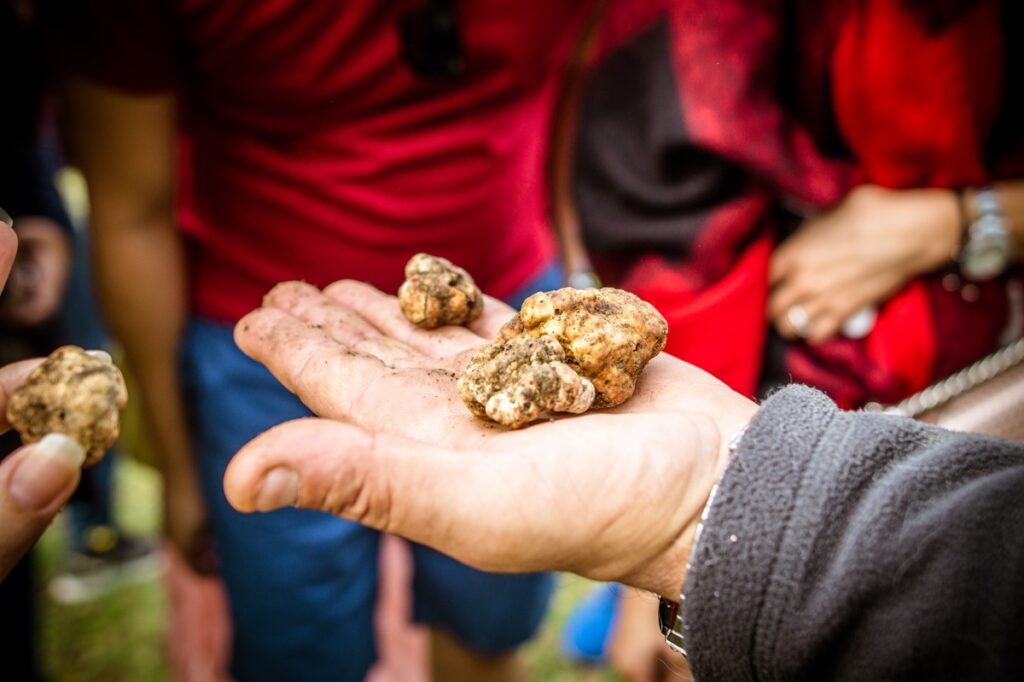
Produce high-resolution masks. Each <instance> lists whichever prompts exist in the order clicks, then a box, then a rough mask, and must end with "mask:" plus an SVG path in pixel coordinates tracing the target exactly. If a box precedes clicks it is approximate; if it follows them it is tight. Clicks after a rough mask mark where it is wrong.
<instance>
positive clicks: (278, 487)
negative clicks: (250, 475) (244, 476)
mask: <svg viewBox="0 0 1024 682" xmlns="http://www.w3.org/2000/svg"><path fill="white" fill-rule="evenodd" d="M298 501H299V475H298V474H297V473H295V472H294V471H292V470H291V469H287V468H285V467H278V468H276V469H271V471H270V473H268V474H267V475H266V476H264V477H263V485H261V486H260V490H259V492H258V493H257V494H256V509H257V510H258V511H264V512H265V511H272V510H274V509H280V508H281V507H290V506H292V505H294V504H295V503H296V502H298Z"/></svg>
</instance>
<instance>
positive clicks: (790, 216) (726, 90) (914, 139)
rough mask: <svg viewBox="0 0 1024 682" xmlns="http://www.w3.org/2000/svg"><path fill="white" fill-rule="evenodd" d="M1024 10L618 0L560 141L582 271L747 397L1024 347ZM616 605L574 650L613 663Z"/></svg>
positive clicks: (858, 392) (563, 222)
mask: <svg viewBox="0 0 1024 682" xmlns="http://www.w3.org/2000/svg"><path fill="white" fill-rule="evenodd" d="M1022 11H1024V10H1022V7H1021V5H1020V3H1016V2H1011V1H1001V0H943V1H939V2H935V1H931V0H929V1H918V0H843V1H840V2H832V3H824V4H822V3H813V2H803V1H802V0H800V1H798V0H773V1H772V2H754V1H752V0H718V1H716V2H710V3H709V2H689V1H684V2H672V3H667V2H659V1H657V0H651V1H649V2H643V1H640V0H638V1H636V2H632V3H630V2H626V1H622V2H615V1H612V2H609V3H608V8H607V12H606V16H605V18H604V21H603V23H602V26H601V30H600V31H599V32H597V37H595V38H594V39H593V42H594V45H593V46H592V47H591V48H590V50H591V51H592V56H591V57H590V58H589V61H588V60H587V59H581V60H579V68H578V71H579V75H578V78H577V80H578V81H579V82H580V83H581V84H580V85H578V86H577V88H578V90H579V94H578V95H577V104H576V106H575V107H574V110H573V111H569V110H568V109H567V110H566V111H563V115H564V116H567V117H569V118H570V120H569V121H568V122H561V123H560V129H561V132H562V139H561V141H560V142H558V143H556V145H555V147H556V149H557V148H561V149H562V151H563V155H562V158H561V159H560V160H556V162H555V163H556V168H557V169H558V170H557V171H556V179H555V182H556V186H557V191H556V195H557V196H558V199H557V200H556V209H555V212H556V215H557V216H558V224H559V228H560V229H561V231H562V233H563V235H564V236H563V242H564V243H565V244H566V245H567V246H566V249H565V251H566V253H567V256H568V258H569V260H570V262H569V265H568V270H569V275H570V277H572V276H578V275H579V274H581V273H582V274H586V273H587V272H589V271H590V270H591V269H595V268H594V266H596V271H597V274H598V275H600V277H601V279H602V280H603V281H604V282H606V283H609V284H612V285H615V286H621V287H623V288H626V289H630V290H632V291H634V292H636V293H637V294H639V295H640V296H642V297H644V298H646V299H647V300H649V301H651V302H652V303H654V304H655V305H656V306H658V307H659V309H660V310H661V311H662V312H663V313H664V314H665V316H666V318H667V319H668V320H669V325H670V333H669V341H668V347H667V351H668V352H670V353H673V354H675V355H677V356H679V357H681V358H683V359H685V360H687V361H690V362H693V363H694V364H697V365H698V366H700V367H702V368H704V369H707V370H709V371H710V372H712V373H713V374H714V375H716V376H718V377H720V378H722V379H724V380H725V381H726V382H727V383H728V384H729V385H731V386H732V387H733V388H734V389H736V390H738V391H739V392H741V393H742V394H744V395H748V396H755V395H765V394H767V392H769V391H770V390H771V389H772V388H774V387H777V386H779V385H783V384H786V383H788V382H789V381H798V382H801V383H806V384H809V385H812V386H816V387H818V388H821V389H823V390H825V391H826V392H827V393H828V394H829V395H830V397H831V398H833V399H834V400H836V401H837V402H838V403H839V404H840V405H842V406H844V407H847V408H851V407H860V406H863V405H865V404H867V403H869V402H876V403H882V404H890V403H895V402H898V401H899V400H901V399H902V398H904V397H906V396H908V395H909V394H911V393H914V392H916V391H919V390H921V389H923V388H924V387H926V386H928V385H929V384H931V383H933V382H935V381H937V380H939V379H941V378H943V377H945V376H947V375H949V374H951V373H953V372H955V371H957V370H959V369H961V368H963V367H964V366H966V365H968V364H970V363H971V362H973V361H975V360H977V359H979V358H981V357H983V356H984V355H986V354H988V353H990V352H992V351H993V350H995V349H996V348H997V347H999V346H1000V345H1002V344H1004V343H1007V342H1009V341H1011V340H1013V339H1015V338H1017V337H1019V336H1020V335H1021V333H1022V326H1021V322H1022V319H1024V288H1022V285H1021V279H1020V270H1019V268H1018V267H1017V266H1016V263H1019V259H1020V256H1021V253H1022V248H1024V181H1022V180H1021V178H1024V127H1022V126H1021V121H1022V120H1024V49H1022V46H1021V45H1020V41H1019V40H1017V39H1016V36H1015V34H1013V30H1014V29H1016V27H1019V26H1021V25H1024V14H1022ZM569 109H573V107H570V108H569ZM766 318H767V324H766V322H765V320H766ZM614 603H615V600H614V599H609V598H608V597H607V596H598V597H595V601H594V603H593V607H594V608H593V609H592V611H593V614H592V617H589V618H582V617H581V618H578V619H576V620H575V621H574V623H576V622H578V623H579V626H578V627H576V629H575V630H572V631H570V632H569V633H567V638H568V639H569V641H570V642H577V643H579V644H580V646H582V647H583V649H587V650H593V649H594V648H595V647H596V649H597V650H598V651H600V650H601V649H602V648H603V642H604V637H603V635H604V634H605V633H606V632H607V629H608V628H607V626H606V627H604V628H601V627H596V628H595V627H592V624H593V623H600V622H608V621H609V620H610V617H609V608H611V607H610V606H609V604H614ZM620 604H621V605H622V606H623V607H625V608H630V607H636V608H641V609H642V608H646V609H647V610H648V611H651V610H653V606H652V605H650V603H647V604H646V605H645V604H644V602H643V600H640V599H633V600H630V599H624V600H622V601H621V602H620ZM645 639H646V642H644V641H643V640H645ZM659 639H660V637H659V635H658V633H657V632H656V631H655V630H654V629H653V627H652V628H648V630H647V633H646V634H645V635H644V636H641V637H639V638H638V640H639V641H638V642H637V643H635V644H634V645H632V646H627V647H621V646H616V647H613V649H618V650H623V649H634V650H635V649H638V648H639V649H646V650H647V651H648V652H651V653H650V655H649V656H639V657H635V656H633V657H629V658H631V659H638V660H639V662H640V665H636V664H635V663H636V660H632V661H631V663H629V664H628V665H620V666H619V667H620V669H621V668H626V667H628V668H630V669H631V670H634V671H643V672H636V673H634V674H629V675H628V677H629V678H630V679H652V678H653V677H654V676H656V675H657V674H658V673H657V671H658V670H661V668H660V667H659V666H657V665H655V664H654V655H655V652H658V651H661V650H662V649H661V648H660V643H659V641H658V640H659ZM591 642H597V644H596V645H594V644H592V643H591ZM570 648H571V646H570Z"/></svg>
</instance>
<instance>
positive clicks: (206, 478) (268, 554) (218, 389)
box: [182, 268, 561, 682]
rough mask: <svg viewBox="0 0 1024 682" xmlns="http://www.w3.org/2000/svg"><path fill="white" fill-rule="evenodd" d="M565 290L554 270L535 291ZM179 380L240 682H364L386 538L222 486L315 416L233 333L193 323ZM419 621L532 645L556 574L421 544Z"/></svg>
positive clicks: (496, 642)
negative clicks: (254, 509)
mask: <svg viewBox="0 0 1024 682" xmlns="http://www.w3.org/2000/svg"><path fill="white" fill-rule="evenodd" d="M560 284H561V275H560V270H559V269H558V268H550V269H548V270H546V271H545V272H544V273H543V274H542V276H541V277H539V278H538V279H537V280H535V281H534V282H533V283H531V286H530V287H528V289H529V290H524V291H522V292H519V293H518V294H517V295H516V296H513V297H510V298H509V302H510V303H513V304H514V305H518V304H519V303H521V301H522V299H523V298H525V296H526V295H527V294H529V293H531V292H532V291H533V290H539V289H550V288H554V287H557V286H560ZM182 370H183V375H184V385H185V391H186V400H187V404H188V405H189V407H190V419H191V427H192V434H193V438H194V452H195V454H196V458H197V465H198V468H199V471H200V478H201V483H202V486H203V488H204V493H205V496H206V499H207V503H208V505H209V511H210V520H211V524H212V527H213V531H214V535H215V537H216V540H217V549H218V552H219V554H220V559H221V571H222V575H223V578H224V581H225V584H226V586H227V591H228V595H229V599H230V603H231V611H232V617H233V621H234V627H235V641H234V652H233V659H232V672H233V674H234V676H235V677H236V679H238V680H239V682H252V681H254V680H255V681H260V680H267V681H277V680H294V681H296V682H301V681H303V680H311V681H312V680H317V681H319V680H328V679H329V680H343V681H347V680H351V681H353V682H355V681H358V680H362V679H363V677H364V676H365V675H366V672H367V670H368V669H369V667H370V665H371V664H372V663H373V661H374V659H375V657H376V656H375V653H374V641H373V630H372V615H373V608H374V601H375V598H376V590H377V549H378V543H379V539H380V536H379V533H377V532H376V531H373V530H369V529H367V528H364V527H362V526H360V525H358V524H356V523H352V522H349V521H343V520H341V519H338V518H336V517H333V516H329V515H327V514H322V513H319V512H312V511H306V510H300V509H283V510H279V511H275V512H272V513H269V514H240V513H238V512H236V511H235V510H234V509H232V508H231V506H230V505H229V504H228V503H227V500H226V499H225V497H224V492H223V488H222V481H223V477H224V471H225V469H226V467H227V464H228V461H229V460H230V459H231V457H232V456H233V455H234V453H235V452H237V451H238V449H239V448H241V447H242V445H244V444H245V443H246V442H247V441H249V440H251V439H252V438H254V437H255V436H256V435H258V434H259V433H262V432H263V431H265V430H267V429H269V428H270V427H272V426H274V425H276V424H279V423H281V422H283V421H287V420H289V419H297V418H299V417H305V416H309V414H310V412H309V410H307V409H306V407H305V406H304V405H303V404H302V403H301V402H300V401H299V400H298V399H297V398H296V397H295V396H294V395H292V394H291V393H289V392H288V391H287V390H286V389H285V388H284V387H282V386H281V385H280V384H279V383H278V382H277V380H276V379H274V377H273V376H272V375H271V374H270V372H268V371H267V370H266V368H264V367H263V366H262V365H259V364H258V363H256V362H253V361H252V360H250V359H249V358H247V357H246V356H245V355H243V354H242V352H241V351H239V350H238V348H237V347H236V346H235V344H234V341H233V339H232V329H231V327H230V326H228V325H224V324H220V323H214V322H209V321H204V320H200V319H193V320H192V321H191V322H190V325H189V329H188V331H187V335H186V340H185V348H184V354H183V362H182ZM413 560H414V564H415V578H414V581H413V594H414V611H415V615H416V619H417V620H418V621H420V622H425V623H428V624H431V625H434V626H437V627H439V628H442V629H445V630H447V631H448V632H450V633H451V634H453V635H454V636H455V637H456V638H457V639H459V640H460V641H462V642H463V643H464V644H466V645H467V646H469V647H471V648H473V649H475V650H477V651H480V652H501V651H507V650H510V649H513V648H515V647H517V646H519V645H520V644H522V643H523V642H524V641H526V640H527V639H528V638H529V637H530V636H531V635H532V634H533V633H534V632H535V631H536V629H537V627H538V626H539V624H540V622H541V620H542V618H543V617H544V613H545V611H546V609H547V604H548V600H549V598H550V595H551V590H552V585H553V579H552V576H551V575H550V574H528V575H493V574H488V573H482V572H480V571H477V570H475V569H472V568H469V567H467V566H465V565H463V564H460V563H459V562H457V561H455V560H453V559H451V558H449V557H447V556H445V555H443V554H440V553H438V552H435V551H434V550H431V549H429V548H427V547H423V546H420V545H413Z"/></svg>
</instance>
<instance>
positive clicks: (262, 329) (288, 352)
mask: <svg viewBox="0 0 1024 682" xmlns="http://www.w3.org/2000/svg"><path fill="white" fill-rule="evenodd" d="M335 323H336V325H337V326H339V327H340V325H342V324H343V322H342V321H341V319H340V318H335ZM346 336H348V337H349V338H348V341H346V340H344V339H345V337H346ZM339 337H340V339H339ZM235 343H236V344H237V345H238V347H239V348H241V349H242V351H243V352H245V353H246V354H248V355H249V356H250V357H252V358H253V359H256V360H258V361H259V362H262V363H263V364H265V365H268V366H270V364H271V362H273V363H274V365H275V366H282V367H292V366H293V365H295V364H296V361H297V360H300V359H301V360H302V361H303V362H304V361H305V360H306V359H307V358H308V356H309V351H311V350H315V351H317V352H321V353H322V352H326V351H328V350H329V351H331V352H332V353H345V352H348V353H358V354H361V355H366V356H370V357H373V358H376V359H377V360H379V361H380V362H381V363H383V364H384V365H386V366H388V367H404V366H407V365H409V364H416V362H417V361H418V360H420V359H422V358H423V356H422V354H420V353H417V352H416V351H415V350H414V349H412V348H410V347H409V346H407V345H405V344H403V343H400V342H398V341H396V340H394V339H390V338H388V337H386V336H383V335H381V334H379V333H376V332H375V333H374V336H372V337H362V335H361V334H360V333H359V332H352V333H351V334H346V333H345V332H343V331H341V330H340V329H338V328H335V329H333V330H331V329H328V328H327V327H325V326H324V325H320V324H316V323H310V322H306V321H304V320H301V319H299V318H297V317H294V316H293V315H291V314H290V313H289V312H287V311H285V310H281V309H280V308H276V307H263V308H257V309H256V310H254V311H252V312H251V313H249V314H248V315H246V316H245V317H243V318H242V319H241V320H239V321H238V323H237V324H236V325H235ZM271 371H274V369H273V367H271ZM292 375H294V372H286V373H285V376H292ZM275 376H277V377H278V379H279V380H282V382H283V378H282V376H278V375H277V374H276V372H275Z"/></svg>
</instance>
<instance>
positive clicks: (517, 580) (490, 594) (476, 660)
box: [413, 544, 554, 680]
mask: <svg viewBox="0 0 1024 682" xmlns="http://www.w3.org/2000/svg"><path fill="white" fill-rule="evenodd" d="M413 559H414V564H415V574H414V577H413V594H414V599H415V602H414V615H415V619H416V621H417V622H420V623H425V624H427V625H430V626H431V627H432V628H433V630H434V632H435V636H434V639H433V646H432V649H431V653H432V656H433V668H434V678H435V679H438V680H459V679H473V680H516V679H521V678H522V668H521V666H520V664H519V661H518V658H517V657H516V655H515V651H516V649H518V648H519V646H521V645H522V644H524V643H525V642H526V641H527V640H528V639H530V637H532V636H533V635H534V633H535V632H536V631H537V628H538V627H539V626H540V623H541V621H542V620H543V619H544V614H545V613H546V612H547V606H548V602H549V600H550V597H551V592H552V589H553V587H554V575H552V574H550V573H531V574H525V575H495V574H491V573H484V572H482V571H478V570H476V569H474V568H470V567H468V566H466V565H464V564H461V563H459V562H458V561H456V560H455V559H452V558H451V557H448V556H445V555H444V554H441V553H439V552H437V551H435V550H433V549H430V548H429V547H424V546H422V545H415V544H414V545H413Z"/></svg>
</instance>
